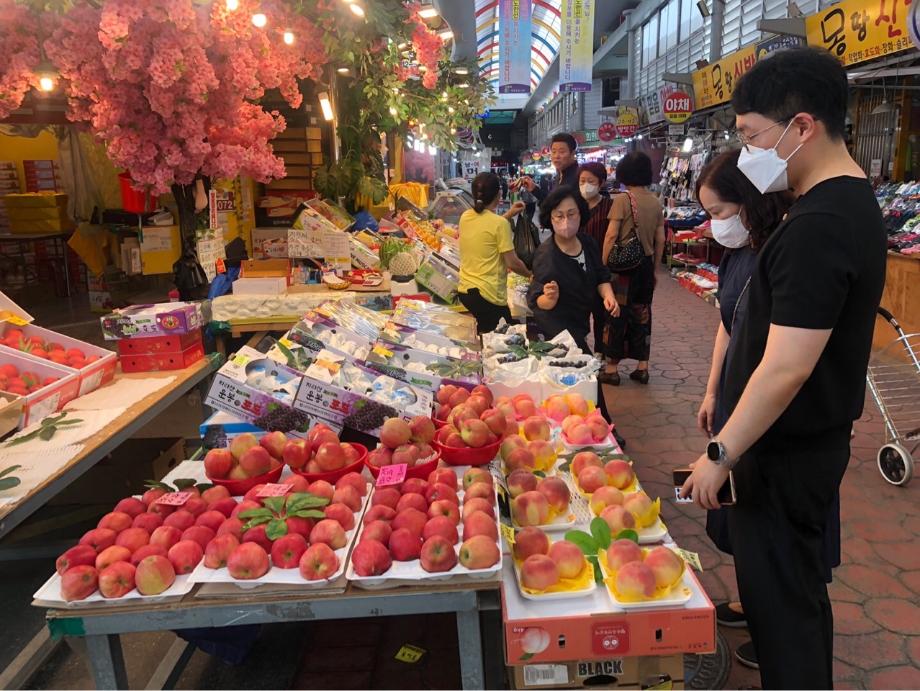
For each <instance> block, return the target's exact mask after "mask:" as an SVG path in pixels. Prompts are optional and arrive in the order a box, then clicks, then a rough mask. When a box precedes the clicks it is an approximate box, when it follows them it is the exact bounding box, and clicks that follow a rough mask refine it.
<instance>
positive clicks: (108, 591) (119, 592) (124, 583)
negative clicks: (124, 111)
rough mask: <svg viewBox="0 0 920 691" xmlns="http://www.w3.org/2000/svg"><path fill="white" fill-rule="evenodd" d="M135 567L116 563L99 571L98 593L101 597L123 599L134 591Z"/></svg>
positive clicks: (124, 562)
mask: <svg viewBox="0 0 920 691" xmlns="http://www.w3.org/2000/svg"><path fill="white" fill-rule="evenodd" d="M134 573H135V567H134V566H132V565H131V564H130V563H128V562H126V561H116V562H113V563H112V564H110V565H109V566H107V567H106V568H104V569H102V570H100V571H99V592H100V593H101V594H102V597H105V598H115V597H123V596H125V595H127V594H128V593H130V592H131V591H132V590H134Z"/></svg>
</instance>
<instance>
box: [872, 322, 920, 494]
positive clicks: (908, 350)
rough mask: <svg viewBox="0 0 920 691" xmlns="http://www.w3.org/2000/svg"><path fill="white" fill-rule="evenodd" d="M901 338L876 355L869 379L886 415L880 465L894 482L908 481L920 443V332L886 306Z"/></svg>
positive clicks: (885, 474) (890, 480) (883, 473)
mask: <svg viewBox="0 0 920 691" xmlns="http://www.w3.org/2000/svg"><path fill="white" fill-rule="evenodd" d="M878 313H879V314H880V315H881V316H882V317H884V318H885V319H886V320H887V321H888V323H889V324H891V326H892V328H894V330H895V332H897V334H898V338H897V339H895V340H894V341H892V342H891V343H889V344H888V345H887V346H885V348H883V349H882V350H881V351H879V352H878V353H876V354H874V355H873V356H872V359H871V360H870V362H869V371H868V374H867V377H866V379H867V380H868V383H869V390H870V391H871V392H872V397H873V398H874V399H875V402H876V404H878V408H879V410H880V411H881V413H882V417H883V418H884V419H885V444H884V445H883V446H882V447H881V448H880V449H879V450H878V469H879V471H880V472H881V473H882V477H884V478H885V479H886V480H887V481H888V482H890V483H891V484H892V485H906V484H907V483H908V482H909V481H910V478H911V476H912V475H913V473H914V459H913V455H912V454H914V453H916V452H917V448H918V447H920V359H918V355H917V351H918V350H920V333H916V334H905V333H904V330H903V329H902V328H901V325H900V324H898V320H897V319H895V318H894V316H893V315H892V314H891V312H889V311H888V310H886V309H885V308H883V307H879V308H878Z"/></svg>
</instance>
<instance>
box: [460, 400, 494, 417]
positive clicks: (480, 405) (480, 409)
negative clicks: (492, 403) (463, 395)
mask: <svg viewBox="0 0 920 691" xmlns="http://www.w3.org/2000/svg"><path fill="white" fill-rule="evenodd" d="M464 405H466V406H467V407H468V408H472V409H473V411H475V413H476V414H477V415H482V414H483V413H484V412H486V410H487V409H488V408H489V401H488V399H487V398H485V397H484V396H470V397H469V398H468V399H466V403H465V404H464Z"/></svg>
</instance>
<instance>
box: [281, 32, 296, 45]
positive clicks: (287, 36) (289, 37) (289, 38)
mask: <svg viewBox="0 0 920 691" xmlns="http://www.w3.org/2000/svg"><path fill="white" fill-rule="evenodd" d="M282 38H283V39H284V42H285V43H287V44H288V45H289V46H292V45H294V32H293V31H285V32H284V35H283V36H282Z"/></svg>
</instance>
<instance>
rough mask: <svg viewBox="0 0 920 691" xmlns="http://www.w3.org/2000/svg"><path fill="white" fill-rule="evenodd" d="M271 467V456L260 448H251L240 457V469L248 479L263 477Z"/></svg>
mask: <svg viewBox="0 0 920 691" xmlns="http://www.w3.org/2000/svg"><path fill="white" fill-rule="evenodd" d="M271 467H272V456H271V454H270V453H268V451H266V450H265V449H264V448H262V447H261V446H253V447H252V448H251V449H248V450H247V451H246V453H244V454H243V455H242V456H240V468H242V469H243V472H244V473H246V475H247V476H248V477H258V476H259V475H265V473H267V472H268V471H269V470H271Z"/></svg>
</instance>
